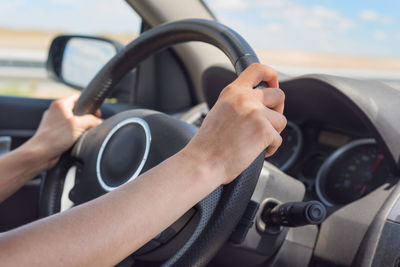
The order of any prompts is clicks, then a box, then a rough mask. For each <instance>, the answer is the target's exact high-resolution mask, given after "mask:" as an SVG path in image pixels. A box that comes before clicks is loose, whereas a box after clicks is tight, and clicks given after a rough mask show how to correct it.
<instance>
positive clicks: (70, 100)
mask: <svg viewBox="0 0 400 267" xmlns="http://www.w3.org/2000/svg"><path fill="white" fill-rule="evenodd" d="M80 95H81V94H78V93H76V94H73V95H70V96H68V97H65V98H61V99H58V100H57V101H60V102H62V103H63V104H64V105H65V106H74V105H75V104H76V102H77V101H78V99H79V96H80Z"/></svg>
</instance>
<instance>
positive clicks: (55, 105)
mask: <svg viewBox="0 0 400 267" xmlns="http://www.w3.org/2000/svg"><path fill="white" fill-rule="evenodd" d="M61 107H62V102H61V101H60V100H55V101H53V102H52V103H51V105H50V108H56V109H59V108H61Z"/></svg>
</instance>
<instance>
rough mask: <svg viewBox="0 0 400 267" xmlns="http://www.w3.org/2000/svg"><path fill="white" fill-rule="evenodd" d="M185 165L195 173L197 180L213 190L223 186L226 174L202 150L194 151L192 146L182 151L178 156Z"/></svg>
mask: <svg viewBox="0 0 400 267" xmlns="http://www.w3.org/2000/svg"><path fill="white" fill-rule="evenodd" d="M177 156H178V157H180V158H181V159H182V160H181V162H183V164H184V165H185V168H188V169H189V170H190V171H191V172H192V173H195V177H196V179H197V180H200V181H201V182H202V183H204V184H207V185H209V186H210V187H211V188H212V190H214V189H215V188H217V187H218V186H220V185H221V184H222V181H223V179H224V172H223V171H221V170H220V165H219V164H218V163H217V162H216V161H213V160H212V159H210V158H209V157H207V155H206V154H204V153H203V152H202V151H201V150H197V149H194V148H193V147H192V146H190V144H189V145H188V146H186V147H185V148H184V149H182V150H181V151H180V152H179V153H178V154H177Z"/></svg>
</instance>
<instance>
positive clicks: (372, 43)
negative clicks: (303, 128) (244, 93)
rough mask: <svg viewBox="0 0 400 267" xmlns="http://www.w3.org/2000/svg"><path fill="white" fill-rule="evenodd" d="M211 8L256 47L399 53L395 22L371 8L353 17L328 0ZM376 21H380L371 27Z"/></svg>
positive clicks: (244, 1)
mask: <svg viewBox="0 0 400 267" xmlns="http://www.w3.org/2000/svg"><path fill="white" fill-rule="evenodd" d="M207 4H208V5H210V7H211V10H213V11H214V12H215V13H216V15H217V17H218V18H219V19H220V21H221V22H223V23H225V24H227V25H229V26H230V27H232V28H233V29H235V30H236V31H238V32H239V34H242V35H243V37H244V38H245V39H246V40H247V41H248V42H249V43H250V45H251V46H253V47H254V48H255V49H279V50H292V51H293V50H295V51H312V52H323V53H335V54H338V53H339V54H350V55H357V54H358V55H361V54H362V55H369V56H371V55H379V56H382V55H383V56H394V55H396V56H399V55H400V51H399V50H398V49H397V48H396V47H398V46H399V45H400V44H399V38H398V37H395V35H394V34H393V33H392V32H393V31H394V30H395V29H390V28H389V27H388V26H385V25H387V24H388V23H393V25H395V23H396V21H395V20H394V19H393V18H392V17H390V16H384V15H382V14H379V13H377V12H370V11H371V10H355V11H351V12H352V13H350V12H349V11H348V10H347V11H346V12H345V10H346V6H343V5H342V4H337V8H332V7H327V6H324V2H323V1H320V2H318V4H305V3H300V2H299V1H296V0H274V1H266V0H240V1H238V0H235V1H233V2H231V1H226V0H208V1H207ZM366 11H368V12H366ZM372 20H374V21H375V22H377V23H375V24H374V25H371V24H370V23H368V22H369V21H372ZM385 23H386V24H385ZM378 25H380V28H382V29H379V28H377V27H378ZM393 25H391V26H393ZM396 25H397V24H396ZM396 29H398V28H396ZM389 40H390V42H389Z"/></svg>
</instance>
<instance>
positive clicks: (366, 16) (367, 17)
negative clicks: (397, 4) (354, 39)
mask: <svg viewBox="0 0 400 267" xmlns="http://www.w3.org/2000/svg"><path fill="white" fill-rule="evenodd" d="M359 17H360V19H361V20H364V21H369V22H377V23H381V24H392V23H393V22H394V18H393V17H391V16H385V15H381V14H379V13H378V12H376V11H374V10H371V9H364V10H361V11H360V14H359Z"/></svg>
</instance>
